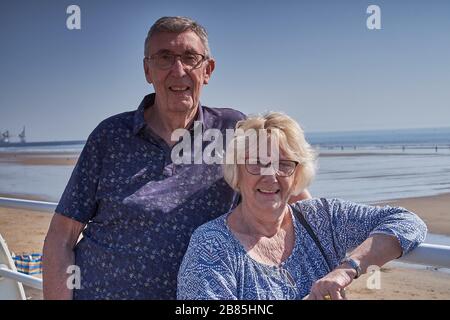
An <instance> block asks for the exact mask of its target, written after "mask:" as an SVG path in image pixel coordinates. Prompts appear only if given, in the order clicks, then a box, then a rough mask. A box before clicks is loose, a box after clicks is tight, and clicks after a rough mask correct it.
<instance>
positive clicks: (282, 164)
mask: <svg viewBox="0 0 450 320" xmlns="http://www.w3.org/2000/svg"><path fill="white" fill-rule="evenodd" d="M298 164H299V162H298V161H294V160H279V161H277V162H267V163H262V162H261V161H260V160H259V159H258V160H250V159H245V169H246V170H247V172H248V173H250V174H253V175H262V173H263V172H267V170H268V169H270V168H272V169H273V171H272V172H275V173H276V175H278V176H280V177H289V176H291V175H292V174H293V173H294V171H295V168H296V167H297V165H298ZM275 169H276V170H275ZM263 170H264V171H263Z"/></svg>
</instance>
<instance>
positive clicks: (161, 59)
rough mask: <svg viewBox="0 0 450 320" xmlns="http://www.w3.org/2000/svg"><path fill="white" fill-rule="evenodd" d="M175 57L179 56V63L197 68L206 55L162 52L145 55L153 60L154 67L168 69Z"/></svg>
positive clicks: (190, 67)
mask: <svg viewBox="0 0 450 320" xmlns="http://www.w3.org/2000/svg"><path fill="white" fill-rule="evenodd" d="M177 58H180V61H181V63H182V64H183V65H184V66H185V67H188V68H189V69H197V68H198V67H200V65H201V63H202V62H203V61H205V60H206V57H205V56H204V55H202V54H200V53H184V54H174V53H169V52H163V53H155V54H153V55H151V56H150V57H145V59H148V60H151V61H153V62H154V64H155V65H156V67H158V68H160V69H163V70H165V69H170V68H171V67H172V66H173V65H174V63H175V61H176V60H177Z"/></svg>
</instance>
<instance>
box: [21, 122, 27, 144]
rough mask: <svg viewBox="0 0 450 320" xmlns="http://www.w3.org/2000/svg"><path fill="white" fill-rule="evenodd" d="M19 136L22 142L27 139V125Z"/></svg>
mask: <svg viewBox="0 0 450 320" xmlns="http://www.w3.org/2000/svg"><path fill="white" fill-rule="evenodd" d="M19 138H20V142H21V143H25V142H26V140H25V126H24V127H23V130H22V132H21V133H20V134H19Z"/></svg>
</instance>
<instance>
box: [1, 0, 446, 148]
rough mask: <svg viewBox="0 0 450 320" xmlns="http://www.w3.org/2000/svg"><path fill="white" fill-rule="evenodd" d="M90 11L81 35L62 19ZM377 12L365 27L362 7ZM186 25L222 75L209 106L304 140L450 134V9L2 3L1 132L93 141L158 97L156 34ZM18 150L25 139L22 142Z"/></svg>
mask: <svg viewBox="0 0 450 320" xmlns="http://www.w3.org/2000/svg"><path fill="white" fill-rule="evenodd" d="M70 4H77V5H79V6H80V7H81V27H82V29H81V30H68V29H67V28H66V19H67V16H68V15H67V14H66V8H67V7H68V6H69V5H70ZM370 4H376V5H379V6H380V8H381V26H382V30H373V31H371V30H368V29H367V28H366V19H367V17H368V16H369V15H368V14H367V13H366V8H367V7H368V5H370ZM164 15H184V16H190V17H192V18H194V19H196V20H198V21H199V22H200V23H201V24H203V25H204V26H205V27H206V28H207V30H208V32H209V37H210V45H211V49H212V53H213V56H214V57H215V58H216V70H215V72H214V74H213V78H212V80H211V82H210V84H209V85H208V86H207V87H206V88H205V90H204V91H203V95H202V99H201V101H202V103H203V104H205V105H208V106H216V107H234V108H236V109H240V110H241V111H243V112H246V113H255V112H262V111H267V110H279V111H284V112H286V113H288V114H289V115H291V116H293V117H294V118H296V119H297V120H298V121H299V122H300V123H301V124H302V125H303V126H304V127H305V129H306V130H307V131H310V132H312V131H343V130H361V129H390V128H416V127H441V126H450V1H446V0H442V1H437V0H434V1H425V0H422V1H406V0H405V1H400V0H397V1H376V0H372V1H362V0H361V1H331V0H330V1H313V0H311V1H298V0H293V1H231V0H227V1H225V0H221V1H215V0H209V1H195V0H192V1H149V0H146V1H106V0H95V1H94V0H90V1H84V0H75V1H73V0H71V1H64V0H54V1H45V0H41V1H31V0H30V1H24V0H17V1H12V0H10V1H2V2H1V4H0V41H1V50H0V55H1V59H0V70H1V71H0V87H1V91H0V130H1V131H4V130H6V129H9V131H10V132H11V133H12V134H15V135H17V134H18V133H19V132H20V130H21V128H22V126H23V125H25V126H26V128H27V135H28V140H29V141H38V140H71V139H85V138H86V137H87V135H88V134H89V133H90V132H91V131H92V130H93V129H94V127H95V126H96V125H97V124H98V123H99V122H100V121H101V120H103V119H104V118H106V117H108V116H110V115H113V114H116V113H119V112H123V111H128V110H133V109H135V108H136V107H137V105H138V104H139V103H140V101H141V99H142V97H143V96H144V95H145V94H148V93H150V92H153V89H152V87H151V86H150V85H148V84H147V83H146V81H145V78H144V75H143V71H142V57H143V42H144V39H145V36H146V33H147V31H148V28H149V27H150V26H151V25H152V23H153V22H154V21H155V20H156V19H157V18H159V17H161V16H164ZM14 139H17V138H13V140H14Z"/></svg>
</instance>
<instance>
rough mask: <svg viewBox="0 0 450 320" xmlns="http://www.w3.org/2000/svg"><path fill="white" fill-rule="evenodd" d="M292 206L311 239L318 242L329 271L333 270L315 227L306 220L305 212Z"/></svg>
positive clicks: (317, 244)
mask: <svg viewBox="0 0 450 320" xmlns="http://www.w3.org/2000/svg"><path fill="white" fill-rule="evenodd" d="M291 208H292V211H293V212H294V215H295V216H296V217H297V219H298V220H299V221H300V223H301V224H302V226H303V227H304V228H305V229H306V231H307V232H308V234H309V236H310V237H311V239H313V240H314V242H315V243H316V246H317V248H319V250H320V253H322V256H323V258H324V259H325V262H326V263H327V266H328V269H329V272H331V271H332V270H333V268H332V267H331V264H330V262H329V261H328V257H327V255H326V254H325V250H324V249H323V247H322V245H321V244H320V241H319V238H317V236H316V234H315V233H314V231H313V229H312V228H311V226H310V225H309V223H308V221H306V219H305V217H304V216H303V213H302V212H301V211H300V210H298V209H297V208H296V207H294V206H292V207H291Z"/></svg>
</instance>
